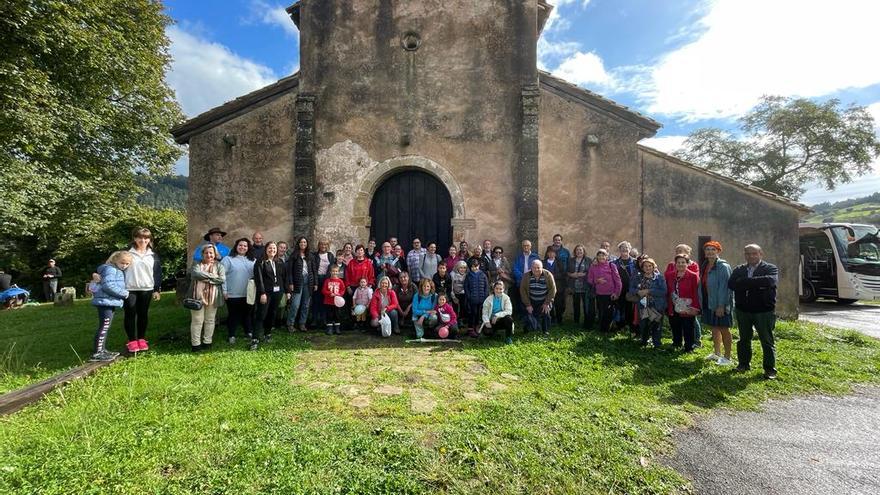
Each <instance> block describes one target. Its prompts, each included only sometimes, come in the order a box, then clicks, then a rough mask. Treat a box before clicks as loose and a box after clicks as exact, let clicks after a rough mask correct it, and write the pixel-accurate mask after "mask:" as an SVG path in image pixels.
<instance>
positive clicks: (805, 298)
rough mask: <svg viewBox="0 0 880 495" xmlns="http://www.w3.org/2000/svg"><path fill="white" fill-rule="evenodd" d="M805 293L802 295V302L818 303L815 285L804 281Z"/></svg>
mask: <svg viewBox="0 0 880 495" xmlns="http://www.w3.org/2000/svg"><path fill="white" fill-rule="evenodd" d="M803 286H804V293H803V294H801V296H800V300H801V302H802V303H811V302H815V301H816V289H815V288H814V287H813V284H812V283H811V282H810V281H809V280H804V281H803Z"/></svg>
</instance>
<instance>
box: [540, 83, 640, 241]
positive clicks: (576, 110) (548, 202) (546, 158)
mask: <svg viewBox="0 0 880 495" xmlns="http://www.w3.org/2000/svg"><path fill="white" fill-rule="evenodd" d="M540 119H541V124H540V138H539V150H540V195H539V211H540V218H541V221H540V239H539V242H538V244H537V245H538V246H540V247H541V250H542V252H541V253H540V254H541V255H543V249H544V248H545V247H546V246H547V245H549V244H550V241H551V240H552V237H553V235H554V234H557V233H560V234H562V235H563V237H564V242H565V245H566V246H568V248H569V249H571V248H573V247H574V245H575V244H584V246H586V248H587V253H588V255H589V256H593V254H595V252H596V250H597V249H598V246H599V243H600V242H601V241H603V240H608V241H611V242H612V243H615V242H618V241H621V240H625V239H626V240H629V241H630V242H632V243H633V245H638V244H639V240H640V239H639V236H638V234H639V223H640V222H639V204H640V190H639V174H640V168H639V156H638V151H637V147H636V142H637V141H638V140H639V130H638V129H637V128H636V127H634V126H633V125H631V124H628V123H625V122H623V121H621V120H619V119H617V118H613V117H611V116H608V115H606V114H604V113H602V112H600V111H598V110H593V109H590V108H588V107H585V106H584V105H582V104H580V103H577V102H573V101H571V100H569V99H566V98H564V97H562V96H560V95H558V94H556V93H554V92H552V91H551V90H548V89H545V88H542V91H541V116H540ZM588 136H595V137H596V138H597V140H596V142H595V143H590V140H589V139H588Z"/></svg>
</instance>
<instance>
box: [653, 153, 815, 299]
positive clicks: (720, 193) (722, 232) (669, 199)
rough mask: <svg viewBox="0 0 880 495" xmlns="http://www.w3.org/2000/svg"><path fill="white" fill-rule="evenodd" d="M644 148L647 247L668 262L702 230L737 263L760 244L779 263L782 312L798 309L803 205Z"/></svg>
mask: <svg viewBox="0 0 880 495" xmlns="http://www.w3.org/2000/svg"><path fill="white" fill-rule="evenodd" d="M640 154H641V157H642V161H643V166H644V188H645V203H644V219H645V220H644V222H645V223H644V225H645V226H644V235H645V241H644V250H645V252H647V253H649V254H651V256H653V257H654V258H655V259H656V260H657V262H658V263H659V264H661V265H662V266H666V263H667V262H669V261H670V260H671V258H672V254H673V253H672V251H673V248H674V247H675V245H677V244H680V243H685V244H689V245H690V246H692V247H694V248H695V249H696V248H697V241H698V238H699V237H700V236H711V237H712V238H713V239H715V240H717V241H719V242H721V244H722V245H723V246H724V253H723V254H722V257H723V258H724V259H726V260H727V261H728V263H730V264H731V266H736V265H739V264H741V263H744V260H743V247H744V246H745V245H747V244H751V243H756V244H759V245H760V246H761V247H762V248H763V249H764V254H765V259H766V260H767V261H768V262H770V263H773V264H775V265H777V266H778V267H779V271H780V278H779V290H778V294H779V296H778V297H779V302H778V305H777V312H778V313H779V314H781V315H786V316H794V315H796V314H797V305H798V294H797V291H798V273H799V271H798V261H799V258H800V255H799V251H798V218H799V212H798V210H796V209H795V208H793V207H790V206H786V205H784V204H782V203H780V202H778V201H774V200H772V199H770V198H767V197H764V196H761V195H760V194H757V193H751V192H748V191H744V190H743V189H742V188H740V187H737V186H735V185H733V184H730V183H727V182H725V181H723V180H719V179H718V178H717V177H714V176H712V175H709V174H707V173H704V172H702V171H700V170H695V169H693V168H690V167H686V166H683V165H681V164H678V163H675V162H674V161H672V160H669V159H666V158H664V157H663V156H660V155H655V154H653V153H649V152H641V153H640ZM694 257H695V258H696V257H697V253H696V251H695V252H694Z"/></svg>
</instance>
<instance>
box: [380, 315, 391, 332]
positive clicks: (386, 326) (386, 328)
mask: <svg viewBox="0 0 880 495" xmlns="http://www.w3.org/2000/svg"><path fill="white" fill-rule="evenodd" d="M379 328H381V329H382V336H383V337H391V318H390V317H389V316H388V314H387V313H385V314H383V315H382V318H379Z"/></svg>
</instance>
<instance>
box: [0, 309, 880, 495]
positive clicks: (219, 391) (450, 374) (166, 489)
mask: <svg viewBox="0 0 880 495" xmlns="http://www.w3.org/2000/svg"><path fill="white" fill-rule="evenodd" d="M170 299H171V298H170V297H169V298H166V299H163V301H162V303H161V304H159V305H157V306H156V308H155V309H154V312H153V313H152V316H154V321H155V322H156V324H155V325H151V326H152V327H154V328H157V327H158V326H159V325H163V324H164V325H168V328H175V329H177V334H178V335H180V336H184V335H185V334H186V331H185V330H184V329H185V327H186V312H185V311H184V310H181V309H179V308H174V307H173V306H171V305H170V303H169V302H168V301H167V300H170ZM26 311H32V313H30V314H31V315H34V317H33V320H34V323H33V325H34V326H36V325H37V323H36V322H37V321H41V320H46V319H48V318H49V316H50V315H51V316H52V318H51V319H52V320H53V321H57V322H58V324H60V323H61V318H60V314H59V313H57V312H56V309H55V308H50V307H46V308H45V309H44V308H42V307H41V308H34V309H33V310H31V309H27V310H21V311H20V312H18V313H12V314H10V313H5V314H0V324H2V328H4V329H7V328H9V326H8V325H7V324H6V323H7V321H8V320H9V319H10V318H16V319H18V325H19V326H21V327H25V326H27V317H26V316H27V313H25V312H26ZM64 311H67V310H64ZM80 312H82V313H83V315H79V313H80ZM85 313H88V315H86V314H85ZM180 314H183V317H181V316H180ZM55 315H59V316H55ZM160 315H164V320H162V319H161V318H160ZM120 316H121V315H120ZM90 317H91V311H90V308H85V306H77V307H76V308H74V309H73V310H70V313H67V314H65V319H81V320H82V323H81V324H80V325H78V326H77V327H76V328H68V333H67V336H68V337H69V338H70V339H72V340H76V341H77V342H79V340H80V339H84V341H85V342H87V341H88V339H89V337H88V334H89V333H90V332H91V325H90V324H87V323H88V321H89V318H90ZM120 320H121V318H120ZM159 322H164V323H159ZM41 325H43V324H41ZM79 327H82V328H79ZM22 330H23V331H22V332H20V333H19V334H18V335H19V337H17V338H10V337H8V336H4V340H3V341H2V342H3V344H2V345H3V346H4V347H5V348H8V347H9V346H10V345H11V343H12V342H16V349H19V347H18V346H19V344H18V343H19V342H21V344H20V345H21V347H20V348H21V349H25V348H27V349H30V351H29V352H30V354H27V356H28V357H26V358H24V359H23V361H22V363H20V364H17V365H15V366H18V367H19V368H20V369H33V364H34V362H35V357H34V356H36V354H34V352H36V351H38V350H40V349H43V350H47V349H53V348H52V347H43V346H42V344H40V345H39V346H37V344H36V343H35V342H33V341H34V340H40V337H39V334H38V333H37V332H36V329H34V328H31V330H30V331H24V328H22ZM43 331H48V330H45V327H44V330H43ZM4 332H6V330H4ZM77 332H79V333H83V334H85V336H84V337H82V336H80V337H76V334H77ZM114 332H117V329H116V327H114ZM219 333H220V335H223V332H219ZM777 336H778V339H779V342H778V353H779V371H780V378H779V379H778V380H776V381H772V382H765V381H763V380H761V379H760V372H758V371H755V372H753V373H750V374H744V375H737V374H732V373H730V372H729V370H725V369H722V368H720V367H718V366H715V365H713V364H711V363H708V362H706V361H704V360H703V359H702V357H703V355H704V354H705V353H706V352H708V350H707V349H705V348H704V352H700V353H697V354H693V355H681V354H677V353H673V352H670V351H654V350H643V349H641V348H639V347H638V346H637V345H636V343H634V342H632V341H629V340H628V339H627V338H625V337H623V336H615V337H611V338H605V337H601V336H598V335H596V334H594V333H581V332H575V331H567V330H556V331H554V332H553V336H552V338H550V339H544V338H540V337H537V336H533V335H528V336H519V335H518V336H517V337H516V340H515V344H514V345H511V346H502V345H499V343H498V342H496V341H492V340H484V341H480V342H479V343H473V342H466V343H465V344H464V345H463V346H457V347H449V346H447V347H423V346H413V345H407V344H405V343H403V341H402V339H388V340H380V339H378V338H371V337H364V336H361V335H343V336H341V337H325V336H323V335H316V334H307V335H300V334H297V335H294V336H288V335H281V336H278V338H277V339H276V342H274V343H272V344H270V345H267V346H265V347H264V348H262V349H261V350H260V351H258V352H248V351H246V350H244V349H243V346H241V345H239V346H235V347H231V346H228V345H226V344H218V345H216V346H215V349H214V350H213V351H212V352H210V353H204V354H199V355H191V354H190V353H189V352H188V341H187V340H186V339H183V340H167V341H161V340H160V341H157V342H156V344H157V345H156V347H157V348H156V350H155V352H152V351H151V352H150V353H147V354H146V355H143V356H138V357H137V358H133V359H127V360H125V361H123V362H120V363H117V364H114V365H113V366H111V367H108V368H103V369H102V370H100V371H99V372H98V373H97V374H96V375H95V376H93V377H91V378H89V379H87V380H83V381H78V382H75V383H73V384H71V385H69V386H67V387H65V388H63V389H61V390H59V391H56V392H54V393H52V394H50V395H49V396H48V397H47V398H46V399H45V400H43V401H41V402H40V403H39V404H37V405H35V406H31V407H29V408H26V409H25V410H23V411H21V412H19V413H16V414H15V415H12V416H9V417H6V418H2V419H0V492H3V493H40V494H53V493H76V494H81V493H119V494H137V493H163V494H164V493H169V494H176V493H179V494H184V493H186V494H188V493H211V494H219V493H229V494H250V493H254V494H255V493H370V494H374V493H463V494H464V493H467V494H471V493H491V494H503V493H529V494H531V493H630V494H640V493H643V494H647V493H652V494H653V493H682V492H685V491H686V490H687V483H686V481H685V480H684V479H683V478H682V477H681V476H680V475H679V474H677V473H676V472H674V471H672V470H670V469H668V468H666V467H663V466H662V465H661V464H660V463H659V462H658V458H659V457H660V456H662V455H663V454H664V453H667V452H668V451H669V449H670V445H669V443H668V434H669V433H670V432H672V431H673V430H674V429H676V428H679V427H681V426H683V425H686V424H688V423H689V422H690V421H691V420H692V419H693V417H694V415H696V414H701V413H705V412H708V411H711V410H714V409H717V408H721V407H727V408H737V409H741V408H755V407H757V406H758V405H759V404H760V403H761V402H762V401H764V400H766V399H767V398H769V397H784V396H790V395H793V394H806V393H818V392H822V393H833V394H841V393H846V392H847V391H849V390H850V386H851V384H852V383H857V382H858V383H866V382H871V383H877V382H878V381H880V378H878V376H880V374H878V370H880V343H878V341H876V340H873V339H870V338H868V337H864V336H862V335H861V334H858V333H855V332H847V331H837V330H831V329H828V328H824V327H820V326H815V325H812V324H806V323H792V322H782V323H780V324H779V326H778V331H777ZM56 337H57V336H56ZM78 346H80V344H74V348H76V349H78V351H79V352H80V354H81V353H82V352H83V349H82V348H81V347H78ZM86 348H87V346H86ZM755 348H756V355H755V356H754V359H755V360H756V361H755V362H753V366H755V365H757V367H758V368H760V358H761V353H760V346H758V345H757V342H755ZM2 349H3V347H0V351H2ZM17 352H18V351H13V353H12V354H13V355H17ZM62 361H63V360H61V359H60V356H59V357H58V359H53V360H51V361H50V360H43V363H49V362H52V363H55V364H52V365H48V364H41V366H40V367H39V368H38V369H39V371H38V372H33V375H32V376H30V378H29V379H35V378H36V375H38V374H40V373H45V372H48V371H50V370H51V369H52V367H53V366H54V367H55V369H59V368H62V367H64V366H68V365H70V364H71V363H72V362H73V361H71V360H70V359H68V361H67V362H66V363H64V362H62ZM8 374H9V373H8ZM15 374H16V373H11V375H15ZM20 381H26V379H24V378H21V379H20ZM7 383H10V382H9V381H7ZM383 385H384V386H387V387H381V386H383Z"/></svg>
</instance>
